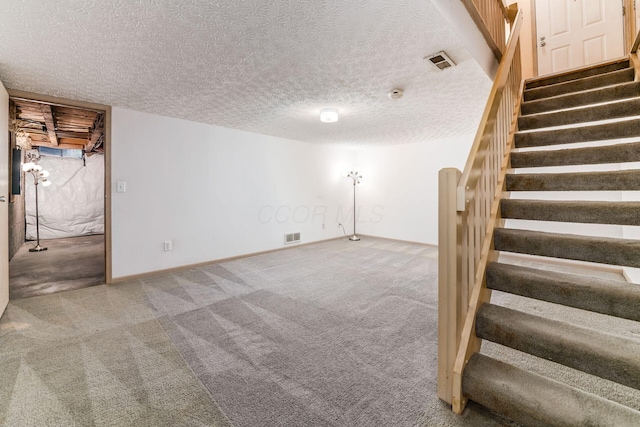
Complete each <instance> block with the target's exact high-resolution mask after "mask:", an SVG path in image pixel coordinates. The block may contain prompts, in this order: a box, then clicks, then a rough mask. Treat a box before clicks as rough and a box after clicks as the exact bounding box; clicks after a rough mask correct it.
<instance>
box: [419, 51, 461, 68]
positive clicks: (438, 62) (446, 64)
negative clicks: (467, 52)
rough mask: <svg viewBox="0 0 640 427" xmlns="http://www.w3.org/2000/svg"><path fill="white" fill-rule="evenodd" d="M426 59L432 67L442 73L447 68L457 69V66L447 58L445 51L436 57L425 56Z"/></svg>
mask: <svg viewBox="0 0 640 427" xmlns="http://www.w3.org/2000/svg"><path fill="white" fill-rule="evenodd" d="M424 59H426V60H427V61H429V63H430V64H431V65H433V66H434V67H436V68H437V69H438V70H440V71H442V70H444V69H446V68H450V67H455V66H456V64H455V63H454V62H453V61H452V60H451V58H449V57H448V56H447V54H446V53H444V51H440V52H438V53H436V54H435V55H429V56H425V57H424Z"/></svg>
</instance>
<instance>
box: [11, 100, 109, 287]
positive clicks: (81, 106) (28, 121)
mask: <svg viewBox="0 0 640 427" xmlns="http://www.w3.org/2000/svg"><path fill="white" fill-rule="evenodd" d="M9 95H10V97H9V100H10V104H9V119H10V126H11V128H10V141H9V145H10V148H11V156H12V161H11V166H12V171H11V183H10V185H11V193H12V194H11V200H10V205H9V259H10V262H9V294H10V299H17V298H26V297H31V296H37V295H44V294H50V293H55V292H61V291H65V290H71V289H79V288H83V287H88V286H93V285H98V284H104V283H109V282H110V281H111V271H110V265H111V262H110V246H111V245H110V215H109V213H110V212H109V211H110V197H109V187H110V186H109V179H110V178H109V168H108V165H109V164H110V162H109V161H108V155H109V152H108V146H109V144H108V143H109V123H110V108H109V107H106V106H102V105H96V104H89V103H83V102H75V101H67V100H60V99H57V98H53V97H46V96H40V95H33V94H25V93H18V92H12V91H9ZM29 95H31V96H29ZM25 165H26V167H25ZM29 165H31V166H29ZM33 165H36V166H35V171H34V166H33ZM25 170H30V171H26V172H25ZM45 171H46V172H45ZM42 181H44V182H42ZM43 184H45V185H46V184H50V185H48V186H45V185H43ZM45 248H46V249H45Z"/></svg>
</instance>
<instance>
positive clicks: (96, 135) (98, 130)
mask: <svg viewBox="0 0 640 427" xmlns="http://www.w3.org/2000/svg"><path fill="white" fill-rule="evenodd" d="M103 134H104V114H99V115H98V117H96V121H95V125H94V126H93V132H92V133H91V139H90V140H89V142H88V143H87V145H86V146H85V148H84V150H85V151H86V152H90V151H92V150H93V149H94V147H95V146H96V144H97V143H98V141H99V140H100V137H101V136H102V135H103Z"/></svg>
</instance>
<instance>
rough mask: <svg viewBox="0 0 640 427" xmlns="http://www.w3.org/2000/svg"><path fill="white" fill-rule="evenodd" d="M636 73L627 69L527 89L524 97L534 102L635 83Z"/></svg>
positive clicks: (631, 69)
mask: <svg viewBox="0 0 640 427" xmlns="http://www.w3.org/2000/svg"><path fill="white" fill-rule="evenodd" d="M634 73H635V70H634V69H633V68H625V69H622V70H617V71H612V72H609V73H606V74H598V75H595V76H590V77H585V78H582V79H578V80H571V81H567V82H561V83H555V84H551V85H547V86H542V87H537V88H534V89H525V91H524V93H523V97H524V100H525V101H532V100H534V99H542V98H548V97H550V96H556V95H560V94H564V93H571V92H579V91H583V90H587V89H593V88H596V87H603V86H609V85H612V84H616V83H622V82H629V81H633V78H634Z"/></svg>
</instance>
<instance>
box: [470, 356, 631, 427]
mask: <svg viewBox="0 0 640 427" xmlns="http://www.w3.org/2000/svg"><path fill="white" fill-rule="evenodd" d="M462 391H463V394H464V395H465V396H466V397H468V398H469V399H471V400H473V401H475V402H477V403H480V404H481V405H483V406H484V407H486V408H489V409H490V410H492V411H494V412H496V413H500V414H503V415H505V416H507V417H509V418H511V419H512V420H514V421H516V422H517V423H519V424H520V425H522V426H551V427H567V426H616V427H637V426H638V425H640V412H638V411H635V410H633V409H631V408H628V407H626V406H622V405H620V404H617V403H614V402H611V401H609V400H605V399H602V398H600V397H598V396H596V395H593V394H590V393H585V392H583V391H580V390H578V389H575V388H573V387H569V386H568V385H566V384H562V383H559V382H557V381H553V380H550V379H548V378H544V377H542V376H540V375H536V374H532V373H530V372H526V371H523V370H521V369H519V368H516V367H514V366H511V365H508V364H506V363H503V362H499V361H497V360H494V359H491V358H489V357H487V356H483V355H482V354H478V353H476V354H474V355H473V356H472V357H471V359H470V360H469V363H468V364H467V367H466V368H465V370H464V375H463V378H462Z"/></svg>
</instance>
